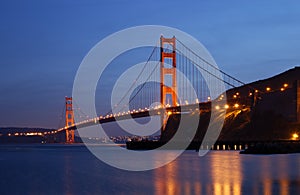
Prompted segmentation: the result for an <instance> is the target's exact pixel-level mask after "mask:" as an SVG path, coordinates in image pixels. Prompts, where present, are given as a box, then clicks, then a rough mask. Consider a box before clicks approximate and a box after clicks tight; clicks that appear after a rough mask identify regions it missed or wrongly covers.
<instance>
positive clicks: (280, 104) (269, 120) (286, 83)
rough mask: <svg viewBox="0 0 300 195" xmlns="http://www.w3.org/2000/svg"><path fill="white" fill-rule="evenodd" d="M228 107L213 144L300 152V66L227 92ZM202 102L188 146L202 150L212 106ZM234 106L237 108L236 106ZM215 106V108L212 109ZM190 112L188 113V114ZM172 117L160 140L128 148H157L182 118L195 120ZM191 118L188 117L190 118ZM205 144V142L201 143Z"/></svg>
mask: <svg viewBox="0 0 300 195" xmlns="http://www.w3.org/2000/svg"><path fill="white" fill-rule="evenodd" d="M226 96H227V104H228V107H229V108H228V109H226V117H225V121H224V125H223V128H222V130H221V133H220V135H219V137H218V139H217V142H216V143H215V144H214V146H207V147H209V148H211V149H216V148H217V145H218V149H219V146H220V147H221V146H222V147H226V148H231V149H233V148H236V147H237V146H238V147H240V148H239V149H246V150H244V151H243V153H252V154H253V153H261V154H273V153H293V152H300V142H299V141H298V140H299V138H298V137H297V136H298V134H299V136H300V67H295V68H293V69H290V70H287V71H285V72H283V73H281V74H278V75H276V76H273V77H271V78H267V79H264V80H259V81H256V82H253V83H249V84H246V85H244V86H241V87H237V88H233V89H230V90H228V91H226ZM207 105H209V106H210V105H211V103H209V102H208V103H206V105H201V104H200V105H199V107H200V109H199V110H200V112H198V113H197V114H199V115H200V121H199V125H198V128H197V132H196V135H195V136H194V137H193V138H191V140H193V141H192V142H191V144H190V145H189V147H188V149H196V150H197V149H201V148H200V145H201V143H202V140H203V138H204V135H205V133H206V130H207V127H208V124H209V120H210V117H211V111H210V109H209V110H207V109H202V110H201V107H203V106H204V107H207ZM234 105H236V107H235V108H234ZM211 109H215V108H211ZM185 115H187V116H185ZM185 115H181V116H180V114H172V115H170V116H169V118H168V121H167V124H166V126H165V129H164V130H163V131H162V134H161V137H160V140H159V141H156V142H151V141H136V142H135V141H131V142H127V148H128V149H154V148H158V147H160V146H162V145H163V144H165V143H167V142H168V141H169V140H171V139H172V137H173V136H174V135H175V133H176V131H177V129H178V125H179V121H180V117H186V118H190V120H193V116H194V115H195V113H193V114H185ZM187 120H189V119H187ZM186 131H189V129H188V128H187V129H186ZM202 145H205V143H202Z"/></svg>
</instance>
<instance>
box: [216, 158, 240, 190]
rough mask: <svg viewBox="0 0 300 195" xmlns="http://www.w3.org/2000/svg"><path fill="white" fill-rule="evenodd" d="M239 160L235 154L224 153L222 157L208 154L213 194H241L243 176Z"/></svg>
mask: <svg viewBox="0 0 300 195" xmlns="http://www.w3.org/2000/svg"><path fill="white" fill-rule="evenodd" d="M223 153H224V154H226V152H223ZM234 154H236V153H234ZM240 160H241V159H240V158H238V157H237V156H235V155H224V157H223V158H220V156H218V155H210V161H211V167H210V170H211V178H212V184H213V194H216V195H217V194H218V195H219V194H224V195H227V194H237V195H239V194H241V184H242V178H243V176H242V169H241V162H240Z"/></svg>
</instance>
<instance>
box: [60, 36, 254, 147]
mask: <svg viewBox="0 0 300 195" xmlns="http://www.w3.org/2000/svg"><path fill="white" fill-rule="evenodd" d="M145 79H146V82H143V84H140V85H139V82H138V81H139V80H144V81H145ZM153 80H154V81H155V80H159V81H160V82H159V83H156V82H151V81H153ZM126 82H128V81H126ZM242 85H244V83H243V82H242V81H240V80H238V79H236V78H234V77H233V76H230V75H229V74H227V73H225V72H224V71H222V70H220V69H219V68H218V67H217V66H216V65H215V64H214V63H213V62H210V61H208V59H205V58H204V57H201V56H199V55H198V54H197V53H195V52H194V51H192V50H191V49H190V48H189V47H187V46H186V44H184V43H183V42H181V41H180V40H178V39H176V37H172V38H165V37H163V36H161V37H160V45H159V46H157V47H154V48H153V50H152V52H151V54H150V56H149V58H148V59H147V61H146V62H145V63H144V65H143V68H142V69H141V71H140V73H139V74H138V75H137V77H136V78H135V79H134V80H133V81H132V83H131V85H130V86H129V88H128V91H127V92H125V93H124V96H123V97H121V98H120V100H119V102H117V103H116V104H115V105H113V106H112V109H111V110H110V111H109V112H107V113H103V114H102V115H100V116H98V117H96V118H87V116H84V117H78V118H82V120H81V121H76V122H75V120H74V109H78V110H80V108H75V105H76V102H73V99H72V97H66V98H65V126H64V127H62V128H60V129H58V130H57V131H55V133H59V132H62V131H65V132H66V143H74V141H75V140H74V131H75V130H76V129H79V128H81V127H87V126H91V125H95V124H99V123H100V124H103V123H109V122H113V121H118V120H126V119H130V118H141V117H149V116H150V115H151V116H152V115H160V116H161V123H162V124H166V122H167V120H168V116H169V115H171V114H172V113H179V112H193V111H194V110H193V109H195V105H197V107H199V110H200V111H201V112H203V111H210V110H211V109H212V108H211V102H219V104H218V103H217V104H216V106H215V108H213V109H220V108H222V109H223V108H225V109H230V108H231V109H239V104H238V102H237V100H238V101H239V103H241V102H243V103H244V106H245V104H248V106H251V105H250V104H249V99H248V98H249V96H254V95H252V94H254V91H253V89H249V93H248V94H247V95H246V97H247V98H246V99H247V100H243V98H240V97H241V96H240V94H238V93H236V94H234V96H233V101H231V100H228V101H226V91H227V90H229V89H231V88H235V87H239V86H242ZM132 89H134V90H133V93H130V91H131V90H132ZM252 91H253V93H252ZM214 92H218V93H217V94H216V93H214ZM237 97H239V98H237ZM126 98H128V99H129V102H128V101H127V102H126V101H124V100H125V99H126ZM250 98H251V99H253V98H252V97H250ZM224 100H225V101H224ZM154 102H160V105H155V104H153V103H154ZM227 102H230V103H231V105H230V104H228V103H227ZM250 102H251V101H250ZM197 109H198V108H197ZM81 114H82V115H85V114H84V113H83V112H81ZM163 128H164V125H162V129H161V131H163Z"/></svg>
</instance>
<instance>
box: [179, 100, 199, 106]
mask: <svg viewBox="0 0 300 195" xmlns="http://www.w3.org/2000/svg"><path fill="white" fill-rule="evenodd" d="M196 103H197V104H198V103H199V100H198V98H196ZM177 104H178V103H177ZM177 106H178V105H177Z"/></svg>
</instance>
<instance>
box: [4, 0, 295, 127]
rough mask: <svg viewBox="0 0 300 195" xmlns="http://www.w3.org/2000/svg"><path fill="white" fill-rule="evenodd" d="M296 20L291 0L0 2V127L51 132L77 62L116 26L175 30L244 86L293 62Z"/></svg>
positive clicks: (114, 29)
mask: <svg viewBox="0 0 300 195" xmlns="http://www.w3.org/2000/svg"><path fill="white" fill-rule="evenodd" d="M299 18H300V3H299V2H297V1H289V3H287V2H286V1H259V0H257V1H247V2H245V1H244V2H242V1H230V0H229V1H219V2H217V1H190V2H186V1H135V0H130V1H125V0H118V1H115V0H108V1H83V0H82V1H64V0H51V1H47V0H45V1H39V0H28V1H17V0H11V1H1V3H0V24H1V25H0V43H1V44H0V72H1V76H0V108H1V109H0V117H1V118H0V126H30V127H49V128H57V127H58V124H59V120H60V119H59V117H60V115H61V113H62V110H63V106H64V97H65V96H70V95H71V92H72V84H73V79H74V77H75V74H76V70H77V68H78V67H79V65H80V63H81V60H82V59H83V57H84V56H85V55H86V54H87V52H88V51H89V50H90V49H91V48H92V47H93V46H94V45H95V44H96V43H97V42H99V41H100V40H101V39H103V38H105V37H106V36H108V35H110V34H111V33H114V32H116V31H119V30H122V29H124V28H128V27H132V26H137V25H146V24H155V25H166V26H170V27H175V28H178V29H180V30H182V31H184V32H187V33H189V34H190V35H192V36H194V37H195V38H197V39H198V40H199V41H200V42H201V43H203V44H204V46H205V47H206V48H207V49H208V50H209V51H210V53H211V54H212V56H213V57H214V58H215V60H216V62H217V64H218V65H219V67H220V68H221V69H222V70H224V71H225V72H227V73H229V74H231V75H233V76H235V77H237V78H239V79H240V80H242V81H244V82H251V81H255V80H258V79H263V78H266V77H269V76H273V75H275V74H277V73H280V72H282V71H285V70H287V69H290V68H292V67H294V66H295V65H297V64H300V53H299V51H300V38H299V35H300V21H299Z"/></svg>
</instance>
